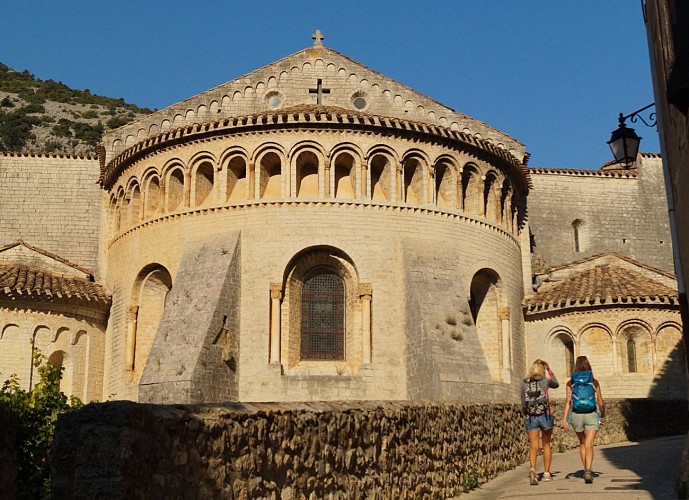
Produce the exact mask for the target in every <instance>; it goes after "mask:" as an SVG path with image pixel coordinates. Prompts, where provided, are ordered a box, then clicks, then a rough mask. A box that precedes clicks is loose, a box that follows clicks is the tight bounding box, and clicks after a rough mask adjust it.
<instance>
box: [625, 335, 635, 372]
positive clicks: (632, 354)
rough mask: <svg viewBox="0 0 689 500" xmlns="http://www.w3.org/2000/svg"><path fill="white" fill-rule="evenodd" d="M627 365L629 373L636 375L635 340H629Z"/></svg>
mask: <svg viewBox="0 0 689 500" xmlns="http://www.w3.org/2000/svg"><path fill="white" fill-rule="evenodd" d="M627 363H629V373H636V343H635V342H634V340H633V339H629V340H627Z"/></svg>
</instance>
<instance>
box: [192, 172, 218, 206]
mask: <svg viewBox="0 0 689 500" xmlns="http://www.w3.org/2000/svg"><path fill="white" fill-rule="evenodd" d="M214 173H215V172H214V169H213V164H212V163H211V162H209V161H204V162H203V163H202V164H201V165H199V167H198V168H197V169H196V174H195V175H194V206H196V207H198V206H199V205H202V204H203V203H204V202H207V201H210V199H209V195H210V194H211V193H212V192H213V184H214Z"/></svg>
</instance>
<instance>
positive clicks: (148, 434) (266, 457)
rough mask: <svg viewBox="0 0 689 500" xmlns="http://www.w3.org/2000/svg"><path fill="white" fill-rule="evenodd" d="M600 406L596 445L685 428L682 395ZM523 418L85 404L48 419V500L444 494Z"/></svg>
mask: <svg viewBox="0 0 689 500" xmlns="http://www.w3.org/2000/svg"><path fill="white" fill-rule="evenodd" d="M607 404H608V415H607V423H606V425H605V427H604V429H603V431H602V432H601V433H600V438H599V440H598V443H599V444H604V443H613V442H620V441H625V440H628V439H638V438H644V437H651V436H652V435H657V436H660V435H673V434H682V433H686V432H687V426H688V422H689V414H688V413H687V405H686V401H664V402H658V401H648V400H623V401H608V402H607ZM557 411H558V409H557V408H556V415H557ZM667 415H672V416H673V417H672V418H668V417H667ZM523 425H524V424H523V419H522V417H521V414H520V411H519V408H518V406H515V405H509V404H496V405H474V406H467V405H460V404H451V403H438V402H417V403H411V402H385V403H377V402H366V403H362V402H358V403H354V402H329V403H280V404H266V403H264V404H258V403H257V404H227V405H224V406H203V407H191V406H157V405H143V404H136V403H129V402H112V403H103V404H91V405H87V406H86V407H84V408H83V409H82V410H79V411H76V412H73V413H70V414H68V415H64V416H62V417H60V419H59V421H58V428H57V434H56V438H55V443H54V449H53V456H52V465H53V494H54V497H53V498H58V499H61V498H69V499H86V498H109V499H121V498H127V499H143V498H160V499H167V498H186V499H197V498H199V499H200V498H219V499H248V498H252V499H258V498H275V499H297V498H309V499H311V498H313V499H315V498H333V499H345V498H346V499H360V498H375V499H412V498H414V499H416V498H448V497H454V496H457V495H459V494H460V493H461V492H462V491H463V490H465V489H469V488H471V487H475V486H477V485H479V484H482V483H484V482H486V481H488V480H489V479H491V478H493V477H495V476H497V475H498V474H500V473H502V472H504V471H506V470H508V469H511V468H513V467H514V466H516V465H518V464H520V463H522V462H524V461H525V460H526V458H527V451H528V444H527V440H526V433H525V432H524V428H523ZM651 433H655V434H651ZM575 441H576V438H575V436H574V433H573V432H571V431H570V432H567V433H564V431H562V430H561V429H557V430H556V431H555V450H564V449H567V448H572V447H574V446H576V442H575ZM555 460H557V456H555Z"/></svg>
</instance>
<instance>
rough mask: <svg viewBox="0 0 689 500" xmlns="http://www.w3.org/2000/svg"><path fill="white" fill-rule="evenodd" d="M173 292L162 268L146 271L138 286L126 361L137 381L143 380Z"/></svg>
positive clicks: (131, 310) (155, 266)
mask: <svg viewBox="0 0 689 500" xmlns="http://www.w3.org/2000/svg"><path fill="white" fill-rule="evenodd" d="M171 288H172V278H171V277H170V273H169V272H168V271H167V269H165V268H164V267H162V266H160V265H152V266H148V267H146V268H144V269H143V270H142V271H141V272H140V273H139V276H138V277H137V279H136V281H135V283H134V293H133V297H134V300H135V303H134V305H133V307H132V308H130V317H129V320H128V321H129V326H128V339H127V357H126V368H127V369H128V370H132V371H133V376H132V378H133V380H134V381H138V380H139V379H140V378H141V374H142V372H143V369H144V366H145V365H146V360H147V359H148V354H149V353H150V351H151V347H152V346H153V341H154V340H155V336H156V333H157V332H158V326H159V325H160V320H161V319H162V317H163V310H164V309H165V299H166V298H167V294H168V292H169V291H170V290H171Z"/></svg>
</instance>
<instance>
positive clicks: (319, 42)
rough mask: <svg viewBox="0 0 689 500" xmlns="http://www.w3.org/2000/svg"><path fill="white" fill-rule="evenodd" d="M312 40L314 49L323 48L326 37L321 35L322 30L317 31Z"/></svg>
mask: <svg viewBox="0 0 689 500" xmlns="http://www.w3.org/2000/svg"><path fill="white" fill-rule="evenodd" d="M311 38H313V46H314V47H321V46H323V39H324V38H325V37H324V36H323V33H321V30H316V32H315V33H314V34H313V35H311Z"/></svg>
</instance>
